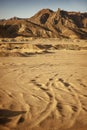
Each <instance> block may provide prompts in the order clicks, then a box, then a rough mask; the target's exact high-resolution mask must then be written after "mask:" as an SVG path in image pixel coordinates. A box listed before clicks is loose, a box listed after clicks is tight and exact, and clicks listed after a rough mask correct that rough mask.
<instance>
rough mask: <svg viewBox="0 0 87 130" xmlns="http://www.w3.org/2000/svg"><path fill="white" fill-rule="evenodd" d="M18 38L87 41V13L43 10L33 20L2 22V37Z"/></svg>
mask: <svg viewBox="0 0 87 130" xmlns="http://www.w3.org/2000/svg"><path fill="white" fill-rule="evenodd" d="M17 36H23V37H46V38H47V37H51V38H57V37H58V38H59V37H63V38H81V39H87V12H85V13H80V12H67V11H64V10H61V9H58V10H57V11H55V12H54V11H52V10H50V9H42V10H40V11H39V12H38V13H36V14H35V15H34V16H32V17H31V18H27V19H21V18H18V17H13V18H11V19H8V20H0V37H5V38H6V37H8V38H10V37H17Z"/></svg>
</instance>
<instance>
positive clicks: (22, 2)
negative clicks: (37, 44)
mask: <svg viewBox="0 0 87 130" xmlns="http://www.w3.org/2000/svg"><path fill="white" fill-rule="evenodd" d="M43 8H49V9H52V10H54V11H56V10H57V9H58V8H61V9H63V10H66V11H80V12H87V0H0V19H4V18H5V19H8V18H11V17H14V16H16V17H20V18H29V17H31V16H33V15H34V14H35V13H37V12H38V11H39V10H41V9H43Z"/></svg>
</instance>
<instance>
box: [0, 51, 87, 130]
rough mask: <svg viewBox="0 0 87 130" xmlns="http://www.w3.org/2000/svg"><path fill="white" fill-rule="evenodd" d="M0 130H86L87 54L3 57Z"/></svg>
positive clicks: (0, 67) (0, 78)
mask: <svg viewBox="0 0 87 130" xmlns="http://www.w3.org/2000/svg"><path fill="white" fill-rule="evenodd" d="M0 130H87V51H86V50H78V51H74V50H53V51H51V52H50V53H46V54H45V53H44V54H36V55H31V56H29V57H0Z"/></svg>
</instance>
